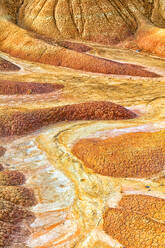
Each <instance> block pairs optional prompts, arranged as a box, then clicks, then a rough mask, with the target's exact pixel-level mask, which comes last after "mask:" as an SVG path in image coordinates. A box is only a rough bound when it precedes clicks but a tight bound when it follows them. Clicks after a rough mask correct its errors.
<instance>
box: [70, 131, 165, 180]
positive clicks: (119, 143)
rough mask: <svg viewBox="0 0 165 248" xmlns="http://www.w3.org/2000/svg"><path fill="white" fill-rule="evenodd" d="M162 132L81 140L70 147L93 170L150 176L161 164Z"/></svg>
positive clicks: (164, 156)
mask: <svg viewBox="0 0 165 248" xmlns="http://www.w3.org/2000/svg"><path fill="white" fill-rule="evenodd" d="M164 147H165V136H164V132H156V133H128V134H122V135H119V136H115V137H112V138H108V139H105V140H101V139H82V140H80V141H78V142H77V143H76V144H75V145H74V147H73V148H72V152H73V154H74V155H75V156H77V157H78V158H79V159H81V160H82V161H83V162H84V164H85V166H87V167H88V168H91V169H93V171H94V172H96V173H99V174H101V175H105V176H111V177H139V178H145V177H151V176H152V175H154V174H157V173H159V172H160V171H162V170H163V168H164V165H165V149H164Z"/></svg>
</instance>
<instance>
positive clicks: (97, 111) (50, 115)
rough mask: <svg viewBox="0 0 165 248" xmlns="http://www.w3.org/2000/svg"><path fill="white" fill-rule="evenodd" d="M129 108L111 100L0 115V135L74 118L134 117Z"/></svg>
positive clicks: (105, 118) (21, 131) (15, 133)
mask: <svg viewBox="0 0 165 248" xmlns="http://www.w3.org/2000/svg"><path fill="white" fill-rule="evenodd" d="M135 117H136V114H135V113H133V112H131V111H130V110H128V109H126V108H124V107H122V106H120V105H118V104H115V103H111V102H104V101H101V102H87V103H80V104H72V105H65V106H59V107H54V108H47V109H39V110H31V111H28V112H14V113H11V114H8V116H6V115H5V114H4V115H1V118H0V135H1V136H10V135H23V134H26V133H28V132H31V131H34V130H37V129H39V128H41V127H43V126H46V125H48V124H53V123H56V122H61V121H76V120H123V119H132V118H135Z"/></svg>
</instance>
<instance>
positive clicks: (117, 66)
mask: <svg viewBox="0 0 165 248" xmlns="http://www.w3.org/2000/svg"><path fill="white" fill-rule="evenodd" d="M0 27H1V30H2V32H3V35H2V37H0V38H1V40H2V41H1V44H0V50H1V51H3V52H5V53H9V54H10V55H12V56H14V57H17V58H21V59H25V60H29V61H33V62H40V63H44V64H50V65H55V66H63V67H68V68H71V69H76V70H82V71H86V72H95V73H105V74H115V75H130V76H141V77H160V75H158V74H156V73H154V72H150V71H147V70H146V69H145V68H144V67H142V66H138V65H132V64H126V63H119V62H114V61H111V60H108V59H103V58H99V57H96V56H92V55H89V54H85V53H80V52H76V51H73V50H70V49H67V48H64V47H61V46H58V45H51V44H49V43H47V42H45V41H43V40H40V39H37V38H36V37H35V36H34V34H32V33H30V32H28V31H26V30H24V29H21V28H20V27H17V26H16V25H14V24H12V23H10V22H8V21H6V20H5V19H4V20H3V21H0ZM6 30H9V32H8V31H6ZM13 34H14V35H13Z"/></svg>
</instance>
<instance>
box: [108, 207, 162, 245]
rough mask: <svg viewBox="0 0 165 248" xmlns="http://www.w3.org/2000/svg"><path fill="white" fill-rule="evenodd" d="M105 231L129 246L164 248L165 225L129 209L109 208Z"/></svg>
mask: <svg viewBox="0 0 165 248" xmlns="http://www.w3.org/2000/svg"><path fill="white" fill-rule="evenodd" d="M103 219H104V224H103V229H104V231H105V232H106V233H107V234H109V235H110V236H111V237H112V238H114V239H116V240H118V241H119V242H120V243H121V244H122V245H124V246H125V247H127V248H133V247H134V248H164V247H165V225H164V224H162V223H159V222H157V221H154V220H152V219H150V218H147V217H144V216H143V215H141V214H138V213H136V212H131V211H129V210H127V209H123V208H121V209H113V208H110V209H108V210H107V211H106V212H105V214H104V216H103Z"/></svg>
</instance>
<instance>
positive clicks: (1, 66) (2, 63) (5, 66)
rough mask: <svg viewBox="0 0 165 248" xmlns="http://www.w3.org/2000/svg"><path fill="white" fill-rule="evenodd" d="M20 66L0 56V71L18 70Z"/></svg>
mask: <svg viewBox="0 0 165 248" xmlns="http://www.w3.org/2000/svg"><path fill="white" fill-rule="evenodd" d="M19 70H20V68H19V67H18V66H16V65H14V64H12V63H11V62H9V61H7V60H5V59H2V58H0V71H19Z"/></svg>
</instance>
